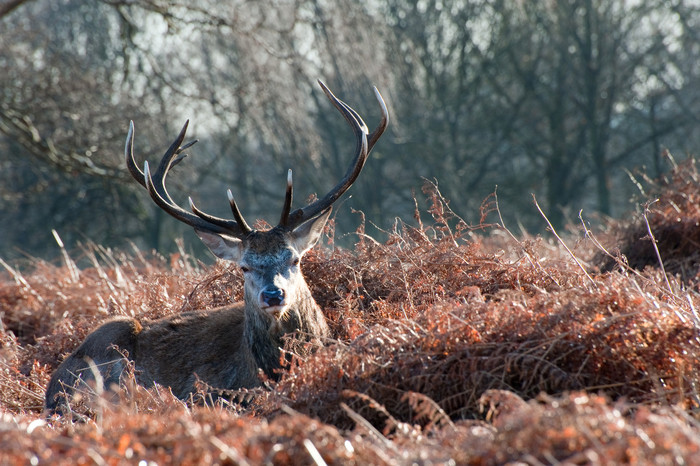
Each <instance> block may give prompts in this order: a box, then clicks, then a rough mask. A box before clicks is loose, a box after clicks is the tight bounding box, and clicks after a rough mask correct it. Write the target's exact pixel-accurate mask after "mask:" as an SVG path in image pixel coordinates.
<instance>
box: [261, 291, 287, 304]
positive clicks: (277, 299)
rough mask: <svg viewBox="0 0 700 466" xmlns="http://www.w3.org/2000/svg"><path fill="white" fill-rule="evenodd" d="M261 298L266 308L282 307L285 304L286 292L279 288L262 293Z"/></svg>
mask: <svg viewBox="0 0 700 466" xmlns="http://www.w3.org/2000/svg"><path fill="white" fill-rule="evenodd" d="M261 297H262V302H263V303H265V305H266V306H280V305H282V303H284V290H280V289H279V288H275V289H272V290H265V291H263V292H262V293H261Z"/></svg>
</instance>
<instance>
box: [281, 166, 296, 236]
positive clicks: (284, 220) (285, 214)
mask: <svg viewBox="0 0 700 466" xmlns="http://www.w3.org/2000/svg"><path fill="white" fill-rule="evenodd" d="M292 191H293V183H292V169H291V168H290V169H289V170H288V171H287V191H286V192H285V194H284V205H283V206H282V217H281V218H280V225H282V226H284V227H286V226H287V224H288V222H289V211H290V210H291V209H292Z"/></svg>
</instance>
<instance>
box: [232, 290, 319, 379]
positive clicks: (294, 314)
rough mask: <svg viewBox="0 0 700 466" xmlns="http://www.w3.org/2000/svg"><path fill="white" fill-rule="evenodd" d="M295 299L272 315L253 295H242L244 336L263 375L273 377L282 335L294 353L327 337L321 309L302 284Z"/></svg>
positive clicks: (283, 341)
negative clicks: (286, 338)
mask: <svg viewBox="0 0 700 466" xmlns="http://www.w3.org/2000/svg"><path fill="white" fill-rule="evenodd" d="M296 295H297V299H296V300H295V301H294V302H293V303H291V304H290V305H289V307H288V308H287V309H286V310H285V312H284V313H283V314H282V315H281V316H280V317H279V318H275V317H273V316H271V315H270V314H268V313H267V312H266V311H264V310H262V309H261V308H260V307H259V305H258V300H257V298H255V297H252V296H248V294H247V293H246V295H245V316H246V318H245V330H244V336H245V339H246V342H247V343H248V347H249V348H250V349H251V352H252V353H253V357H254V358H255V361H256V363H257V365H258V367H260V368H261V369H263V371H265V374H266V375H267V376H268V377H270V378H272V379H275V380H276V379H277V378H278V374H277V373H276V371H275V370H276V369H279V368H280V367H281V366H280V349H281V348H283V347H285V338H284V337H285V335H287V336H288V337H290V338H292V341H291V343H292V344H291V348H290V345H289V343H288V344H287V347H288V348H290V349H291V351H293V352H295V353H304V352H306V351H307V350H306V348H307V345H305V343H307V342H310V341H320V340H321V339H323V338H325V337H328V336H329V334H330V331H329V329H328V324H327V323H326V319H325V317H324V316H323V313H322V312H321V308H320V307H319V306H318V304H316V301H314V298H313V296H312V295H311V291H310V290H309V288H308V286H306V284H305V283H303V284H302V286H300V287H299V288H298V289H297V291H296Z"/></svg>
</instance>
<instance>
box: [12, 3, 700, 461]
mask: <svg viewBox="0 0 700 466" xmlns="http://www.w3.org/2000/svg"><path fill="white" fill-rule="evenodd" d="M699 15H700V4H698V2H693V1H690V0H685V1H683V0H672V1H668V0H666V1H661V0H659V1H654V0H636V1H612V0H610V1H607V0H600V1H593V0H563V1H538V2H533V1H511V2H508V1H497V0H492V1H486V0H483V1H479V0H474V1H453V2H447V1H445V2H438V1H419V2H404V1H399V0H376V1H371V2H370V1H368V2H364V3H362V4H360V3H359V2H355V1H350V0H340V1H328V2H324V1H291V0H290V1H279V2H273V1H269V2H268V1H248V2H246V1H237V2H235V1H234V2H227V3H225V4H222V2H213V1H212V2H204V1H202V2H165V1H158V0H151V1H148V0H134V1H128V0H124V1H120V0H105V1H92V2H88V1H60V0H58V1H52V2H49V1H40V0H11V1H7V0H4V1H3V0H0V80H1V82H0V197H1V201H0V219H1V221H0V266H1V267H0V463H2V464H32V465H36V464H71V465H73V464H92V463H95V464H100V465H102V464H105V465H106V464H242V465H245V464H318V465H322V464H363V465H364V464H387V465H397V464H398V465H401V464H416V463H419V464H426V465H429V464H475V465H491V464H493V465H496V464H506V463H511V464H516V463H517V464H532V465H541V464H562V463H564V464H654V465H657V464H700V421H699V419H700V372H698V370H697V368H698V367H700V312H699V311H698V309H700V227H699V225H700V189H698V187H699V186H700V170H699V169H698V163H697V161H696V159H695V158H694V157H686V156H685V154H686V153H688V152H690V153H693V152H694V151H697V150H698V147H700V141H698V132H697V127H698V121H697V120H698V111H699V110H700V106H699V105H698V103H699V101H698V99H699V98H700V86H698V84H699V83H698V77H699V76H700V65H699V63H700V61H698V60H697V58H698V54H700V43H699V41H700V35H699V34H700V33H699V32H698V31H700V27H699V24H698V20H700V16H699ZM318 78H321V79H323V80H324V81H325V82H326V83H327V84H328V85H329V86H330V87H331V89H333V90H334V91H335V92H336V94H337V95H338V96H340V97H341V98H342V99H344V100H346V101H347V102H348V103H349V104H351V105H352V106H353V107H354V108H356V109H357V110H358V111H360V113H361V114H362V115H363V116H364V117H365V119H366V120H367V123H368V125H369V126H370V127H373V126H374V125H376V123H377V121H378V118H379V109H378V108H377V105H376V102H375V101H374V96H373V92H372V85H376V86H377V87H378V88H379V89H380V90H381V91H382V93H383V95H384V97H385V98H386V100H387V102H388V104H389V110H390V113H391V123H390V127H389V130H388V132H387V133H386V134H385V135H384V136H383V138H382V139H381V140H380V141H379V143H378V144H377V146H376V149H375V150H374V151H373V153H372V155H371V158H370V160H369V161H368V163H367V165H366V168H365V170H364V172H363V173H362V175H361V176H360V178H359V179H358V181H357V183H356V185H355V187H354V188H353V189H352V194H353V195H352V197H349V196H346V197H345V198H344V199H343V200H341V201H339V202H338V205H337V206H336V217H335V219H334V220H335V222H333V223H332V227H331V228H328V229H327V231H326V232H325V233H326V234H325V235H324V237H323V239H322V241H321V242H320V243H322V244H320V246H319V247H317V248H314V249H313V250H312V251H310V252H309V253H308V254H307V255H306V256H305V258H304V263H303V270H304V273H305V274H306V277H307V281H308V283H309V286H310V288H311V290H312V293H313V295H314V298H315V299H316V301H317V302H318V303H319V305H320V307H321V308H322V310H323V312H324V314H325V316H326V318H327V319H328V321H329V325H330V327H331V330H332V338H331V339H329V341H328V342H327V344H326V345H324V347H323V348H320V349H319V350H318V351H316V352H314V353H313V354H311V355H308V356H306V357H303V358H302V357H298V356H294V355H291V356H292V357H291V361H290V363H289V365H288V366H287V367H285V369H284V370H283V371H282V374H281V377H280V381H279V382H277V383H274V382H272V381H269V380H268V381H264V382H265V383H264V386H263V387H262V388H260V389H255V390H241V391H239V392H236V393H232V394H231V398H230V400H228V401H227V400H224V399H219V401H218V402H216V403H212V402H211V399H210V398H209V397H208V393H207V391H206V387H203V388H202V390H201V391H199V392H198V393H197V394H195V395H194V397H193V399H191V400H184V401H183V400H178V399H176V398H175V397H173V396H172V394H171V393H170V392H169V390H168V389H167V387H160V386H156V387H149V388H144V387H140V386H138V385H136V383H135V379H134V377H133V374H131V373H130V374H126V375H125V377H124V378H123V381H122V382H123V383H122V387H121V388H122V390H120V391H119V392H118V394H117V396H118V397H119V402H118V403H114V401H115V400H114V398H113V397H109V396H106V397H105V396H101V394H100V393H99V390H97V391H96V390H93V389H92V388H91V387H83V388H82V389H81V391H80V394H79V396H77V397H76V398H75V399H74V400H73V401H72V403H71V404H70V407H69V409H68V410H67V411H66V412H65V414H64V415H63V416H52V417H47V416H46V413H45V412H44V411H43V403H44V390H45V387H46V384H47V382H48V380H49V377H50V375H51V374H52V373H53V371H55V369H56V367H57V366H58V364H59V363H60V361H61V360H63V358H65V356H66V355H67V354H69V353H70V352H71V351H72V350H73V349H75V347H76V346H77V345H78V344H79V343H80V342H81V341H82V340H83V339H84V338H85V336H86V335H87V334H88V332H89V331H90V330H91V329H92V328H94V327H95V326H97V325H99V324H100V323H101V322H103V321H104V320H105V319H107V318H109V317H113V316H136V317H138V318H146V319H150V318H158V317H161V316H164V315H169V314H172V313H177V312H184V311H188V310H192V309H204V308H211V307H216V306H221V305H223V304H225V303H228V302H230V300H231V299H232V298H233V299H241V297H242V289H243V279H242V274H241V272H240V270H238V268H237V267H236V266H235V265H230V264H225V263H223V262H218V263H216V264H213V265H207V264H205V263H204V261H203V260H202V259H203V258H205V257H206V256H205V255H203V254H200V253H199V250H193V249H195V248H197V247H199V246H196V245H197V244H198V243H197V242H196V240H194V241H193V238H194V235H192V234H191V233H190V232H188V231H187V229H186V228H183V226H182V225H179V224H178V223H177V222H176V221H175V220H173V219H171V218H169V217H168V216H167V214H164V213H163V212H161V211H160V210H159V209H157V208H155V207H154V206H153V205H152V202H151V201H150V199H149V198H148V196H147V195H146V194H145V193H144V192H143V190H142V188H141V187H140V186H139V185H138V184H137V183H136V182H135V181H133V180H131V179H130V177H129V176H128V175H127V173H126V170H125V168H124V166H123V164H124V162H123V145H124V139H125V136H126V131H127V128H128V123H129V120H134V122H135V125H136V151H137V156H138V157H139V160H143V159H144V158H148V159H149V160H151V161H155V160H156V157H158V156H160V155H161V154H162V153H163V151H164V150H165V148H166V147H167V146H168V145H169V144H170V142H171V141H172V140H173V139H174V138H175V136H176V134H177V132H178V131H179V129H180V127H181V125H182V124H183V123H184V121H185V119H187V118H190V119H191V126H190V128H191V130H192V131H191V136H192V137H193V138H194V137H196V138H199V139H200V142H199V144H197V145H196V146H194V147H193V148H192V149H191V150H189V151H188V152H189V153H190V155H191V157H188V159H186V161H185V162H184V163H183V164H181V165H180V166H178V167H177V168H175V169H174V170H173V172H174V173H173V176H172V177H171V178H170V181H171V183H170V185H171V186H172V189H171V191H172V192H173V194H174V197H175V198H176V199H177V200H179V201H180V202H182V201H184V200H185V198H186V196H187V195H192V197H193V198H194V200H195V202H197V204H198V205H199V206H201V207H202V208H204V209H205V210H207V211H213V212H215V213H218V214H219V215H225V214H226V207H227V202H226V198H225V194H224V193H225V189H226V188H229V187H230V188H231V189H232V190H233V191H234V194H235V195H236V197H237V199H238V200H239V204H240V205H241V207H242V209H243V210H244V214H247V215H248V217H249V219H250V220H251V222H252V221H253V220H252V218H255V217H260V218H264V219H267V220H268V221H270V220H272V221H274V219H276V218H277V215H279V208H280V207H281V204H282V192H283V189H284V183H285V178H286V177H285V174H286V170H287V169H288V168H290V167H291V168H294V169H295V180H296V183H295V185H296V187H297V193H298V196H297V198H298V199H302V200H303V199H304V197H305V196H309V195H311V194H313V193H315V192H321V193H323V192H326V191H327V190H328V188H329V187H330V186H332V185H333V183H334V181H335V179H337V178H338V177H340V176H341V175H342V173H343V172H344V170H345V168H346V166H347V164H348V163H349V160H348V157H349V155H350V152H351V150H352V148H351V147H349V145H350V144H352V138H351V136H352V135H351V134H349V133H350V131H348V129H347V128H346V127H345V123H344V122H343V121H342V118H340V116H339V115H338V114H337V112H336V111H335V110H334V109H333V108H332V107H331V105H330V104H329V103H328V102H327V101H326V100H325V98H324V97H323V96H322V93H321V91H320V89H319V88H318V87H317V86H316V84H315V81H316V79H318ZM496 186H498V188H497V189H496ZM530 193H532V194H534V195H535V196H536V199H537V203H536V204H535V205H533V198H532V197H531V196H530ZM297 202H299V203H301V202H302V201H301V200H300V201H297ZM353 209H355V211H354V210H353ZM540 209H541V212H540ZM581 210H583V213H580V211H581ZM635 210H636V212H635ZM356 211H361V212H362V213H354V212H356ZM609 216H612V217H609ZM548 222H549V223H548ZM333 227H334V228H333ZM52 229H53V230H55V231H56V232H57V237H60V238H62V239H63V243H64V244H65V247H59V246H58V244H57V241H56V239H55V238H54V237H53V235H52ZM183 231H184V232H185V233H184V238H185V242H184V243H183V241H180V240H179V239H177V238H180V237H181V235H183ZM555 232H559V234H560V235H559V236H555V235H554V233H555ZM190 241H193V242H192V243H190ZM336 245H343V246H345V247H335V246H336ZM240 400H246V401H247V404H239V403H238V401H240Z"/></svg>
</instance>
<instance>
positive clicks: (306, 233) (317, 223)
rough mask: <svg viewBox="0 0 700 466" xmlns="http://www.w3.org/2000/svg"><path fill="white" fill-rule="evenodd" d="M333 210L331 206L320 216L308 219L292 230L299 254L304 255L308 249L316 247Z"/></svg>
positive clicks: (293, 241)
mask: <svg viewBox="0 0 700 466" xmlns="http://www.w3.org/2000/svg"><path fill="white" fill-rule="evenodd" d="M331 210H332V209H331V208H330V207H329V208H328V209H326V210H325V211H324V212H322V213H321V215H319V216H318V217H314V218H312V219H309V220H307V221H306V222H304V223H302V224H301V225H299V226H298V227H296V228H295V229H294V230H293V231H292V233H291V235H292V243H293V244H294V247H295V248H296V249H297V251H299V254H302V255H303V254H304V253H305V252H306V251H308V250H309V249H311V248H312V247H314V245H315V244H316V242H317V241H318V239H319V238H320V237H321V233H323V227H324V226H326V222H327V221H328V217H330V215H331Z"/></svg>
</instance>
